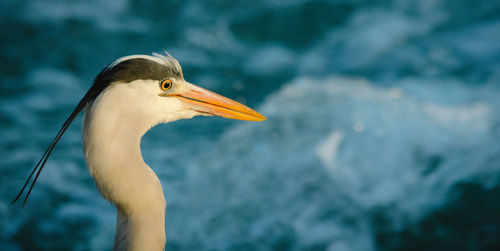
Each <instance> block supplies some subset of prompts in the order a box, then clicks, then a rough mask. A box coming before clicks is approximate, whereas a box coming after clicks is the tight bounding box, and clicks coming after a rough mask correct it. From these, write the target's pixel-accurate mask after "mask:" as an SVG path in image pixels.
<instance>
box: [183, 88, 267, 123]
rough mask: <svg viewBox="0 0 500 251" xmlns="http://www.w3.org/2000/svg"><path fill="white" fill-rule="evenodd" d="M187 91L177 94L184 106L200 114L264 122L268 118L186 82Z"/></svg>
mask: <svg viewBox="0 0 500 251" xmlns="http://www.w3.org/2000/svg"><path fill="white" fill-rule="evenodd" d="M185 86H186V87H187V89H188V90H187V91H185V92H183V93H180V94H176V95H175V96H177V97H178V98H180V99H181V100H182V102H183V103H184V104H186V105H187V106H188V107H190V108H191V109H193V110H196V111H198V112H202V113H207V114H211V115H216V116H221V117H224V118H229V119H239V120H248V121H263V120H265V119H266V117H264V116H262V115H261V114H260V113H258V112H256V111H254V110H253V109H251V108H250V107H248V106H245V105H243V104H240V103H238V102H236V101H234V100H231V99H228V98H226V97H223V96H221V95H219V94H216V93H213V92H211V91H209V90H206V89H203V88H201V87H199V86H196V85H194V84H191V83H188V82H185Z"/></svg>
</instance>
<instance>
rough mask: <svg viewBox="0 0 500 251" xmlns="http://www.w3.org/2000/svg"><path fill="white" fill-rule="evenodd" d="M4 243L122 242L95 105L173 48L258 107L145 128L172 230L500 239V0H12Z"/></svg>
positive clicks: (435, 245) (495, 243)
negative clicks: (101, 94) (104, 188)
mask: <svg viewBox="0 0 500 251" xmlns="http://www.w3.org/2000/svg"><path fill="white" fill-rule="evenodd" d="M0 13H1V15H0V28H1V30H2V35H1V39H0V121H1V124H0V128H1V129H0V156H1V157H0V177H1V182H0V191H1V196H0V250H110V249H111V247H112V241H113V237H114V222H115V211H114V208H113V207H112V206H111V205H110V204H109V203H108V202H106V201H105V200H104V199H103V198H102V197H101V196H100V195H99V194H98V192H97V190H96V188H95V185H94V183H93V181H92V179H91V178H90V176H89V174H88V172H87V169H86V166H85V163H84V161H83V157H82V150H81V148H82V141H81V133H80V132H81V120H82V118H81V116H80V117H78V118H77V120H76V121H75V123H74V124H73V125H72V126H71V127H70V129H69V130H68V132H67V133H66V135H65V136H64V137H63V140H62V141H61V142H60V143H59V145H58V146H57V148H56V150H55V152H54V153H53V155H52V157H51V159H50V160H49V162H48V164H47V166H46V168H45V169H44V172H43V173H42V175H41V178H40V179H39V181H38V183H37V185H36V186H35V189H34V191H33V193H32V196H31V198H30V200H29V202H28V205H27V207H26V208H24V209H20V208H19V206H10V205H9V202H10V200H11V199H12V198H13V197H14V196H15V194H16V193H17V191H18V189H19V188H20V186H21V185H22V184H23V183H24V180H25V178H26V177H27V175H28V173H29V172H30V171H31V168H32V167H33V164H34V163H35V162H36V161H38V159H39V158H40V157H41V155H42V153H43V151H44V150H45V148H46V147H47V145H48V144H49V143H50V141H51V140H52V137H53V136H55V134H56V133H57V131H58V129H59V128H60V126H61V124H62V122H63V121H64V119H65V118H66V116H67V115H69V113H70V112H71V111H72V109H73V107H74V106H75V105H76V104H77V102H78V101H79V99H80V98H81V97H82V96H83V94H84V93H85V91H86V90H87V88H89V86H90V84H91V82H92V80H93V77H94V76H95V74H97V73H98V72H99V71H100V70H101V69H102V67H103V66H104V65H105V64H107V63H110V62H112V61H113V60H114V59H116V58H118V57H121V56H124V55H130V54H150V53H151V52H162V51H164V50H168V51H169V52H170V53H171V54H173V55H174V56H175V57H176V58H178V60H179V61H180V63H181V65H182V66H183V69H184V76H185V77H186V79H187V80H188V81H190V82H193V83H196V84H198V85H201V86H203V87H205V88H207V89H210V90H213V91H215V92H218V93H220V94H222V95H225V96H228V97H231V98H235V99H236V100H238V101H240V102H244V103H246V104H247V105H250V106H251V107H254V108H256V109H257V110H258V111H260V112H261V113H262V114H264V115H265V116H267V117H268V120H266V121H265V122H261V123H250V122H240V121H231V120H227V119H222V118H214V117H210V118H208V117H203V118H195V119H193V120H186V121H179V122H175V123H172V124H169V125H166V126H165V125H162V126H158V127H155V128H153V129H152V130H151V131H150V132H149V133H148V134H147V135H146V136H145V137H144V138H143V141H142V151H143V155H144V157H145V160H146V161H147V163H148V164H149V165H150V166H151V167H152V168H153V169H154V170H155V171H156V172H157V174H158V176H159V177H160V179H161V180H162V182H163V188H164V192H165V195H166V200H167V204H168V206H167V211H166V225H167V226H166V227H167V246H166V250H334V251H349V250H500V199H499V198H500V176H499V173H500V143H499V142H500V1H498V0H480V1H476V0H449V1H445V0H382V1H367V0H335V1H316V0H294V1H278V0H256V1H224V0H218V1H194V0H186V1H180V0H179V1H160V0H157V1H135V0H107V1H97V0H90V1H89V0H72V1H58V0H32V1H19V0H2V1H1V2H0Z"/></svg>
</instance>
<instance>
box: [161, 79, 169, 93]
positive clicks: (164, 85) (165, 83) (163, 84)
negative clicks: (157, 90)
mask: <svg viewBox="0 0 500 251" xmlns="http://www.w3.org/2000/svg"><path fill="white" fill-rule="evenodd" d="M160 87H161V89H162V90H164V91H166V90H168V89H170V88H172V81H171V80H170V79H164V80H162V81H161V83H160Z"/></svg>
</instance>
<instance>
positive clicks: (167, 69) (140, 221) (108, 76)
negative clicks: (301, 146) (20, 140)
mask: <svg viewBox="0 0 500 251" xmlns="http://www.w3.org/2000/svg"><path fill="white" fill-rule="evenodd" d="M84 109H85V116H84V124H83V151H84V157H85V160H86V162H87V167H88V170H89V172H90V175H91V176H92V177H93V179H94V181H95V183H96V186H97V188H98V189H99V191H100V193H101V194H102V195H103V196H104V198H106V199H107V200H109V201H110V202H111V203H113V204H114V205H115V206H116V208H117V223H116V235H115V240H114V250H163V249H164V246H165V207H166V203H165V198H164V195H163V191H162V187H161V184H160V180H159V179H158V177H157V176H156V174H155V173H154V172H153V170H151V169H150V168H149V166H148V165H147V164H146V163H145V162H144V160H143V158H142V155H141V149H140V141H141V138H142V136H143V135H144V134H145V133H146V132H147V131H148V130H149V129H150V128H151V127H153V126H155V125H157V124H160V123H168V122H172V121H175V120H179V119H189V118H192V117H194V116H197V115H216V116H222V117H226V118H231V119H240V120H249V121H262V120H265V119H266V118H265V117H264V116H262V115H261V114H259V113H258V112H256V111H254V110H252V109H251V108H249V107H247V106H245V105H242V104H240V103H238V102H236V101H233V100H230V99H228V98H225V97H223V96H220V95H218V94H215V93H213V92H210V91H208V90H205V89H203V88H201V87H198V86H196V85H194V84H191V83H189V82H187V81H186V80H184V76H183V74H182V69H181V66H180V64H179V62H178V61H177V60H176V59H175V58H173V57H172V56H171V55H170V54H168V53H165V55H160V54H156V53H154V54H153V56H149V55H132V56H126V57H122V58H120V59H118V60H116V61H114V62H113V63H111V64H110V65H108V66H106V67H105V68H104V69H103V70H102V71H101V72H100V73H99V74H98V75H97V76H96V78H95V80H94V84H93V85H92V86H91V88H90V89H89V90H88V92H87V93H86V94H85V96H84V97H83V98H82V99H81V101H80V102H79V103H78V105H77V106H76V108H75V109H74V111H73V112H72V113H71V114H70V116H69V117H68V118H67V119H66V121H65V122H64V124H63V125H62V127H61V129H60V131H59V133H58V134H57V135H56V136H55V138H54V140H53V141H52V143H51V144H50V145H49V146H48V148H47V150H46V151H45V153H44V154H43V156H42V158H41V159H40V161H39V162H38V163H37V165H36V166H35V167H34V169H33V171H32V172H31V174H30V175H29V177H28V179H27V181H26V183H25V184H24V186H23V187H22V189H21V191H20V192H19V194H18V195H17V196H16V198H15V199H14V200H13V201H12V203H15V202H16V200H18V199H19V198H20V196H21V195H22V194H23V193H24V191H25V189H26V188H27V187H28V185H29V184H30V182H31V185H29V189H28V190H27V193H26V197H25V199H24V202H23V206H24V205H25V204H26V201H27V199H28V197H29V195H30V193H31V191H32V189H33V186H34V184H35V183H36V181H37V179H38V177H39V175H40V173H41V171H42V169H43V167H44V165H45V164H46V162H47V160H48V158H49V156H50V154H51V153H52V151H53V150H54V147H55V146H56V144H57V142H58V141H59V140H60V139H61V137H62V135H63V134H64V132H65V131H66V130H67V129H68V127H69V126H70V125H71V123H72V122H73V120H74V119H75V117H76V116H77V115H78V114H79V113H80V112H81V111H82V110H84ZM32 178H33V180H32V181H31V179H32Z"/></svg>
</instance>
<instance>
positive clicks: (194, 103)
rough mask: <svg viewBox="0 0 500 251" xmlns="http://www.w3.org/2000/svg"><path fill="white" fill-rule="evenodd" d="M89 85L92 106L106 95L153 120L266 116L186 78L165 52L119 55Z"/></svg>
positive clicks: (109, 98) (131, 110) (176, 63)
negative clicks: (198, 116) (162, 53)
mask: <svg viewBox="0 0 500 251" xmlns="http://www.w3.org/2000/svg"><path fill="white" fill-rule="evenodd" d="M92 88H93V89H95V92H94V95H92V96H89V97H87V98H88V99H89V104H91V105H92V106H94V103H98V102H100V101H101V100H100V99H103V98H104V97H106V98H107V99H108V100H111V102H114V104H116V105H118V104H120V103H122V104H126V106H127V107H126V110H127V112H128V113H129V114H130V113H136V114H137V113H140V114H141V116H143V117H144V118H146V117H148V118H151V119H154V120H155V122H154V123H155V124H156V123H165V122H170V121H174V120H177V119H183V118H191V117H193V116H196V115H216V116H221V117H225V118H230V119H239V120H249V121H262V120H264V119H266V118H265V117H264V116H262V115H261V114H259V113H258V112H256V111H254V110H252V109H251V108H249V107H247V106H245V105H243V104H240V103H238V102H236V101H233V100H231V99H228V98H225V97H223V96H221V95H218V94H216V93H213V92H211V91H208V90H206V89H203V88H201V87H199V86H196V85H194V84H191V83H189V82H187V81H186V80H185V79H184V76H183V74H182V69H181V66H180V64H179V63H178V61H177V60H176V59H175V58H173V57H172V56H171V55H170V54H168V53H167V54H165V55H160V54H153V56H148V55H133V56H127V57H123V58H120V59H118V60H116V61H115V62H113V63H112V64H110V65H109V66H108V67H106V68H105V69H104V70H103V71H102V72H101V73H100V74H99V75H98V76H97V77H96V79H95V83H94V86H93V87H92ZM122 110H125V109H122Z"/></svg>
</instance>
